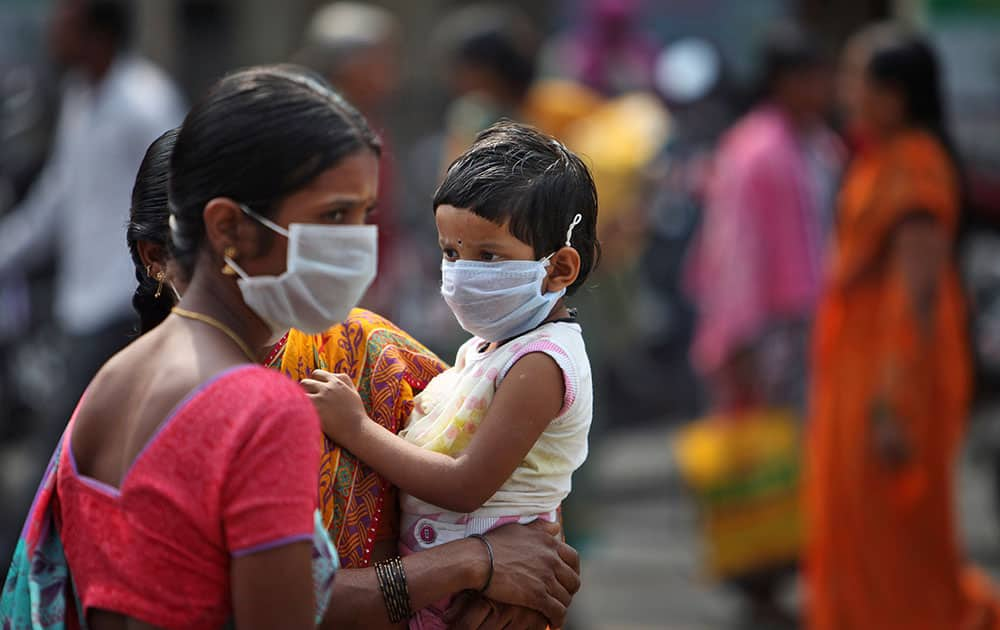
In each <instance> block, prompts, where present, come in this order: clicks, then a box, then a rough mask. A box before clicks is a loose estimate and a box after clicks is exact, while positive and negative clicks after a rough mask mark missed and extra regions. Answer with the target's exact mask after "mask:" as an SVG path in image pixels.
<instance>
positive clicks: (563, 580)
mask: <svg viewBox="0 0 1000 630" xmlns="http://www.w3.org/2000/svg"><path fill="white" fill-rule="evenodd" d="M560 533H561V529H560V527H559V525H557V524H555V523H547V522H544V521H536V522H535V523H532V524H531V525H528V526H523V525H517V524H513V525H505V526H504V527H501V528H499V529H496V530H494V531H492V532H490V533H488V534H487V535H486V536H487V538H489V541H490V544H492V546H493V557H494V569H493V579H492V580H491V581H490V586H489V588H488V589H487V590H486V593H484V595H485V596H486V597H488V598H490V599H492V600H494V601H496V602H500V603H504V604H511V605H513V606H518V607H523V608H530V609H532V610H537V611H538V612H540V613H541V614H543V615H544V616H545V617H546V618H547V619H548V621H549V625H550V626H551V627H553V628H561V627H562V626H563V624H564V622H565V621H566V610H567V609H568V608H569V605H570V602H571V601H572V600H573V595H575V594H576V592H577V591H578V590H580V556H579V555H577V553H576V551H575V550H574V549H573V548H572V547H570V546H569V545H567V544H566V543H564V542H562V541H561V540H559V538H558V536H559V535H560Z"/></svg>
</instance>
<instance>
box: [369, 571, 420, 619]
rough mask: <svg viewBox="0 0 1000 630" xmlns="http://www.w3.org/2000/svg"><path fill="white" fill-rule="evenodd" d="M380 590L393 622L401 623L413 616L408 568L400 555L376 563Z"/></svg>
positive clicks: (376, 574) (376, 575)
mask: <svg viewBox="0 0 1000 630" xmlns="http://www.w3.org/2000/svg"><path fill="white" fill-rule="evenodd" d="M375 577H376V578H378V590H379V591H380V592H381V593H382V600H383V601H384V602H385V609H386V611H387V612H388V613H389V621H390V622H391V623H399V622H401V621H404V620H406V619H409V618H410V617H412V616H413V612H412V610H411V609H410V592H409V589H408V588H407V586H406V570H405V569H404V568H403V561H402V559H400V558H399V557H398V556H397V557H395V558H391V559H389V560H383V561H382V562H376V563H375Z"/></svg>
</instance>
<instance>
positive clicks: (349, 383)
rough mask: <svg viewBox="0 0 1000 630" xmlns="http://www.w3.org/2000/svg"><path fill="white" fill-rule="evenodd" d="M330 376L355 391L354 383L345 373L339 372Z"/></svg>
mask: <svg viewBox="0 0 1000 630" xmlns="http://www.w3.org/2000/svg"><path fill="white" fill-rule="evenodd" d="M330 376H331V377H333V378H335V379H337V380H338V381H340V382H341V383H343V384H344V385H347V386H348V387H350V388H351V389H354V381H353V380H352V379H351V377H350V376H348V375H347V374H344V373H343V372H338V373H336V374H330Z"/></svg>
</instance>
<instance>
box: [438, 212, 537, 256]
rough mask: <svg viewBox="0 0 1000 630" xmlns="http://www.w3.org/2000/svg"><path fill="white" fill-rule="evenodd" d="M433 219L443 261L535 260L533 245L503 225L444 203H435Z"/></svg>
mask: <svg viewBox="0 0 1000 630" xmlns="http://www.w3.org/2000/svg"><path fill="white" fill-rule="evenodd" d="M434 219H435V221H436V223H437V230H438V243H439V244H440V245H441V253H442V254H443V255H444V258H445V260H450V261H455V260H476V261H481V262H498V261H501V260H535V250H534V248H532V246H531V245H528V244H527V243H525V242H523V241H521V240H519V239H518V238H517V237H515V236H514V235H513V234H511V233H510V230H508V229H507V225H506V224H504V225H497V224H496V223H493V222H492V221H489V220H487V219H484V218H482V217H481V216H479V215H477V214H475V213H474V212H472V211H470V210H466V209H464V208H456V207H455V206H447V205H442V206H438V208H437V212H436V213H435V217H434Z"/></svg>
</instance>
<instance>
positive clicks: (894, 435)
mask: <svg viewBox="0 0 1000 630" xmlns="http://www.w3.org/2000/svg"><path fill="white" fill-rule="evenodd" d="M872 438H873V442H874V445H875V450H876V451H877V453H878V456H879V457H880V458H881V459H882V462H883V463H884V464H885V465H886V466H887V467H888V468H890V469H892V470H899V469H901V468H903V467H904V466H906V465H907V464H908V463H910V460H911V459H912V457H913V447H912V445H911V444H910V440H909V438H908V437H907V435H906V431H905V429H904V428H903V426H902V425H901V424H900V422H899V419H898V418H897V417H896V415H895V414H894V413H893V411H892V407H891V406H890V404H889V403H888V402H886V401H885V400H882V399H880V400H876V401H875V403H874V404H873V405H872Z"/></svg>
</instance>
